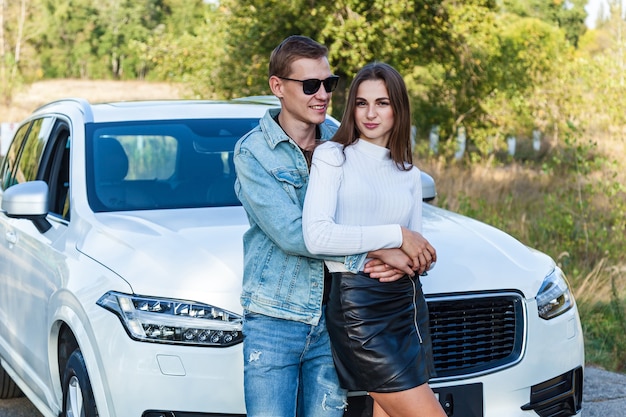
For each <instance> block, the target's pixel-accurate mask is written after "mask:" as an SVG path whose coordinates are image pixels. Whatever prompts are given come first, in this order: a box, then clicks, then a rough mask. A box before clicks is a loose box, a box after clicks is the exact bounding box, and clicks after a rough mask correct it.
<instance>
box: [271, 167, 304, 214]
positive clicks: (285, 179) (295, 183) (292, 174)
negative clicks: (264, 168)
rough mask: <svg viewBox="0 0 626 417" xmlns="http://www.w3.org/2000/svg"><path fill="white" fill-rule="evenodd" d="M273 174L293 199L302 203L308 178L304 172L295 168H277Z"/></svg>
mask: <svg viewBox="0 0 626 417" xmlns="http://www.w3.org/2000/svg"><path fill="white" fill-rule="evenodd" d="M272 175H273V176H274V178H276V181H278V183H279V184H280V185H281V186H282V187H283V189H284V190H285V191H286V192H287V194H288V195H289V196H290V197H291V198H292V200H293V201H294V202H298V204H299V205H302V202H303V201H304V193H305V192H306V180H305V178H304V177H303V176H302V173H301V172H300V171H299V170H297V169H293V168H291V169H290V168H276V169H274V170H273V171H272Z"/></svg>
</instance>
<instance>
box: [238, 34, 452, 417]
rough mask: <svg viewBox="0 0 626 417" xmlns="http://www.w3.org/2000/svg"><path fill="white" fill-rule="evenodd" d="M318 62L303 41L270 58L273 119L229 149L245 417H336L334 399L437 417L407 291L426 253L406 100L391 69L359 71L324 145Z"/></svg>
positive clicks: (418, 301) (413, 291) (415, 285)
mask: <svg viewBox="0 0 626 417" xmlns="http://www.w3.org/2000/svg"><path fill="white" fill-rule="evenodd" d="M327 54H328V50H327V48H326V47H325V46H323V45H321V44H319V43H317V42H315V41H313V40H311V39H309V38H307V37H304V36H290V37H288V38H287V39H285V40H284V41H283V42H282V43H281V44H280V45H278V46H277V47H276V48H275V49H274V51H273V52H272V54H271V56H270V64H269V85H270V88H271V90H272V93H274V95H276V97H278V98H279V99H280V101H281V108H280V109H273V110H269V111H268V112H267V113H266V115H265V116H264V117H263V118H262V119H261V121H260V124H259V126H258V127H257V128H255V129H253V130H252V131H251V132H249V133H248V134H246V135H245V136H244V137H242V138H241V139H240V140H239V142H238V143H237V145H236V147H235V157H234V161H235V168H236V171H237V178H238V179H237V182H236V185H235V190H236V192H237V195H238V197H239V199H240V201H241V202H242V204H243V207H244V208H245V210H246V212H247V215H248V219H249V221H250V228H249V230H248V231H247V232H246V233H245V235H244V279H243V292H242V296H241V302H242V305H243V308H244V317H245V318H244V327H243V333H244V345H243V348H244V385H245V387H244V388H245V399H246V408H247V412H248V416H250V417H295V416H296V415H298V416H302V417H317V416H328V417H331V416H333V417H334V416H337V417H340V416H342V415H343V412H344V409H345V407H346V404H347V403H346V390H360V391H368V392H369V394H370V395H371V397H372V398H373V399H374V416H376V417H379V416H380V417H383V416H393V417H396V416H437V417H440V416H441V417H442V416H445V413H444V412H443V410H442V409H441V406H440V405H439V402H438V401H437V399H436V398H435V396H434V394H433V392H432V391H431V389H430V387H429V386H428V384H427V382H428V379H429V377H430V375H431V373H432V367H433V366H432V353H431V345H430V337H429V331H428V311H427V307H426V302H425V300H424V295H423V293H422V291H421V284H420V282H419V274H421V273H423V272H424V271H426V270H427V269H429V268H430V267H431V266H432V264H433V263H434V262H435V260H436V253H435V250H434V248H433V247H432V246H431V245H430V244H429V243H428V241H427V240H426V239H424V238H423V237H422V235H421V234H420V232H421V215H422V213H421V181H420V174H419V170H418V169H417V168H415V167H413V165H412V163H411V162H412V152H411V145H410V143H411V142H410V107H409V101H408V95H407V91H406V87H405V85H404V81H403V80H402V77H401V76H400V75H399V74H398V73H397V71H395V70H394V69H393V68H392V67H390V66H388V65H386V64H382V63H374V64H369V65H367V66H366V67H364V68H363V69H362V70H361V71H359V73H358V74H357V75H356V77H355V79H354V81H353V83H352V86H351V89H350V93H349V96H348V99H347V105H346V111H345V113H344V116H343V119H342V122H341V126H340V128H339V129H338V130H337V131H336V132H335V129H334V128H333V127H331V126H329V125H327V124H325V123H324V121H325V117H326V111H327V108H328V105H329V102H330V98H331V93H332V91H333V90H334V88H335V87H336V86H337V81H338V77H336V76H334V75H332V73H331V71H330V65H329V62H328V58H327ZM330 139H332V141H329V140H330ZM322 142H323V144H320V143H322ZM317 145H319V146H318V147H317V149H316V146H317ZM314 150H315V153H314V152H313V151H314ZM309 173H310V176H309ZM307 188H308V190H307ZM331 342H332V354H331Z"/></svg>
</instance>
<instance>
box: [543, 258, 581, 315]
mask: <svg viewBox="0 0 626 417" xmlns="http://www.w3.org/2000/svg"><path fill="white" fill-rule="evenodd" d="M536 300H537V309H538V310H539V317H541V318H542V319H545V320H550V319H552V318H554V317H557V316H560V315H561V314H563V313H565V312H566V311H567V310H569V309H570V308H572V307H573V306H574V298H573V297H572V293H571V291H570V288H569V284H568V283H567V279H566V278H565V276H564V274H563V271H561V269H560V268H555V269H554V270H553V271H552V272H551V273H550V274H549V275H548V276H547V277H546V279H544V280H543V284H541V288H539V292H538V293H537V297H536Z"/></svg>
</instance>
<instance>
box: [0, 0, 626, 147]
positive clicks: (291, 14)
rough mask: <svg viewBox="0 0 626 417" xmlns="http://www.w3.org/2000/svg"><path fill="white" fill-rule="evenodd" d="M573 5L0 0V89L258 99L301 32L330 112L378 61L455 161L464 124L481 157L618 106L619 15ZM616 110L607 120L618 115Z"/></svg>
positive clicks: (482, 0) (508, 0)
mask: <svg viewBox="0 0 626 417" xmlns="http://www.w3.org/2000/svg"><path fill="white" fill-rule="evenodd" d="M611 1H612V3H610V4H611V7H613V8H618V7H620V6H619V4H617V3H616V2H615V0H611ZM584 5H585V0H568V1H565V0H555V1H544V0H468V1H463V2H459V1H444V0H417V1H408V0H368V1H361V0H339V1H334V0H333V1H330V0H317V1H311V0H290V1H284V0H269V1H267V0H246V1H239V0H221V1H217V0H215V1H203V0H191V1H185V0H102V1H94V0H11V1H9V0H0V11H1V14H0V16H1V17H2V20H1V22H2V24H0V29H1V32H0V34H1V38H0V47H1V49H0V54H1V55H2V67H1V68H0V69H1V70H2V73H1V74H0V76H1V78H2V79H1V81H2V90H1V91H0V93H1V94H2V96H3V98H4V100H5V101H7V100H8V101H10V99H11V92H12V89H13V88H15V87H18V86H19V85H20V83H29V82H32V81H35V80H41V79H49V78H82V79H120V80H124V79H147V80H160V81H163V80H169V81H176V82H183V83H185V84H186V85H187V86H188V89H189V96H190V97H203V98H231V97H236V96H244V95H255V94H266V93H268V88H267V74H266V72H267V60H268V56H269V53H270V51H271V50H272V48H273V47H274V46H275V45H276V44H277V43H278V42H279V41H280V40H281V39H283V38H284V37H286V36H288V35H290V34H296V33H298V34H305V35H308V36H311V37H312V38H314V39H317V40H319V41H320V42H322V43H324V44H326V45H328V46H329V48H330V60H331V65H332V68H333V70H334V71H335V72H336V73H337V74H338V75H340V76H341V77H342V81H341V84H340V86H339V88H338V90H337V93H336V94H335V97H334V102H333V109H332V113H333V115H334V116H336V117H339V116H340V115H341V112H342V109H343V107H344V94H345V91H346V89H347V87H348V86H349V83H350V81H351V79H352V77H353V76H354V74H355V72H356V71H357V70H358V69H359V68H360V67H361V66H363V65H364V64H365V63H367V62H370V61H373V60H380V61H386V62H388V63H390V64H391V65H393V66H395V67H396V68H397V69H398V70H399V71H400V72H401V73H402V74H403V75H404V76H405V78H406V81H407V84H408V85H409V87H410V89H411V93H412V97H413V110H414V114H415V123H416V126H417V129H418V135H421V136H424V137H425V136H426V135H427V134H428V132H429V131H430V129H431V127H432V126H433V125H436V126H438V127H439V134H440V136H441V138H442V147H441V151H442V152H446V151H447V152H448V153H452V150H451V149H448V148H451V147H452V148H453V145H452V143H453V142H454V141H453V139H454V137H455V136H456V134H457V131H458V128H459V127H460V126H463V128H464V129H465V131H466V132H467V137H468V139H469V141H470V143H469V147H470V148H471V149H472V150H473V151H475V152H477V154H478V155H481V156H485V155H488V154H489V153H491V152H494V151H497V150H498V149H500V148H502V147H503V146H504V144H505V139H506V137H507V136H508V135H515V136H516V137H524V136H529V135H530V134H531V132H532V131H533V130H534V129H540V130H541V132H542V134H543V135H545V136H546V137H550V138H553V139H554V140H555V141H556V140H558V138H559V137H560V136H561V135H562V132H563V129H564V128H565V124H566V123H567V121H568V120H570V119H573V120H578V121H582V120H585V121H588V120H589V119H588V118H585V117H582V116H583V115H589V108H590V107H592V108H594V107H595V104H594V103H596V102H597V103H598V105H600V103H606V102H607V101H606V100H605V97H606V96H605V95H604V94H611V95H612V97H611V98H612V99H618V100H621V94H620V93H621V90H616V89H615V88H613V87H620V84H619V83H620V82H621V83H622V84H623V77H624V75H623V66H624V62H623V61H624V58H623V49H624V45H623V44H624V40H623V39H622V36H623V35H622V34H621V31H620V30H621V27H622V25H623V20H622V19H621V18H620V17H619V16H620V11H621V9H620V10H615V12H614V13H612V14H611V15H612V16H614V17H613V18H612V19H611V20H609V21H607V22H600V23H601V26H600V27H599V28H598V29H597V30H593V31H588V30H587V27H586V26H585V24H584V21H585V17H586V12H585V10H584ZM590 32H592V34H591V35H589V33H590ZM620 80H622V81H620ZM599 82H601V83H602V84H599ZM604 83H616V85H615V86H611V87H609V86H607V85H603V84H604ZM599 88H601V89H600V90H598V89H599ZM620 88H623V85H622V86H621V87H620ZM590 92H593V93H594V94H590ZM590 98H593V99H594V100H596V101H595V102H594V101H589V99H590ZM583 103H584V106H583V105H582V104H583ZM618 113H620V112H615V114H614V115H612V116H611V117H618V118H621V115H620V114H618ZM598 123H599V122H598V121H595V122H594V125H595V126H597V125H598ZM601 124H602V123H600V125H601ZM446 145H449V146H447V147H446Z"/></svg>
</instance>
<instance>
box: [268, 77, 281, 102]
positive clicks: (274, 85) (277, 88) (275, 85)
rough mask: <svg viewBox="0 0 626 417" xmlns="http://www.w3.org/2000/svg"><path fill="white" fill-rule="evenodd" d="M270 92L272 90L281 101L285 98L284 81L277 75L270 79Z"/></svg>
mask: <svg viewBox="0 0 626 417" xmlns="http://www.w3.org/2000/svg"><path fill="white" fill-rule="evenodd" d="M269 84H270V90H272V94H274V95H275V96H276V97H278V98H279V99H282V98H283V95H284V94H283V80H281V79H280V78H278V77H277V76H275V75H272V76H271V77H270V79H269Z"/></svg>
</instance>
